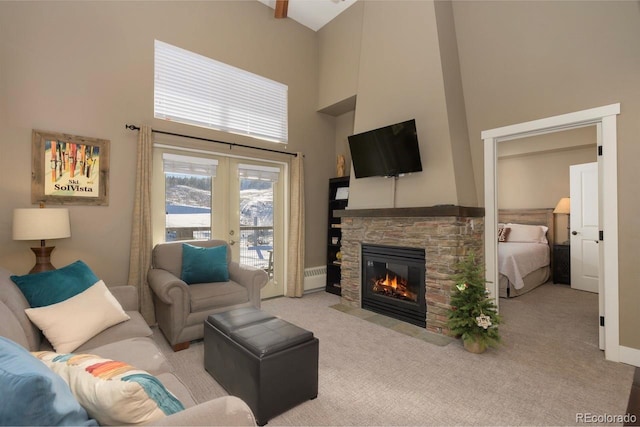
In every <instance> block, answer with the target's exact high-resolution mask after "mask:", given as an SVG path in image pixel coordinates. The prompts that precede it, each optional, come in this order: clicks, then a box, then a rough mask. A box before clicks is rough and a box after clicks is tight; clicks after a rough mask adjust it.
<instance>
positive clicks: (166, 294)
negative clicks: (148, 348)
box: [147, 240, 268, 351]
mask: <svg viewBox="0 0 640 427" xmlns="http://www.w3.org/2000/svg"><path fill="white" fill-rule="evenodd" d="M183 243H188V244H190V245H193V246H200V247H207V248H209V247H214V246H221V245H224V246H226V247H227V264H228V268H229V281H228V282H212V283H196V284H191V285H187V284H186V283H185V282H184V281H182V280H181V279H180V274H181V272H182V244H183ZM147 281H148V282H149V286H150V287H151V290H152V291H153V302H154V305H155V312H156V320H157V322H158V326H159V327H160V330H161V331H162V333H163V334H164V336H165V337H166V338H167V340H168V341H169V343H170V344H171V346H172V347H173V350H174V351H179V350H184V349H186V348H188V347H189V343H190V342H191V341H192V340H196V339H200V338H203V337H204V321H205V320H206V318H207V317H208V316H209V315H210V314H213V313H218V312H222V311H227V310H231V309H234V308H240V307H249V306H253V307H256V308H260V289H261V288H262V287H264V285H266V284H267V281H268V276H267V273H266V272H265V271H264V270H262V269H258V268H254V267H250V266H246V265H241V264H239V263H237V262H235V261H231V249H230V248H229V245H228V244H227V242H226V241H224V240H189V241H178V242H168V243H159V244H157V245H156V246H155V248H153V254H152V260H151V269H150V270H149V273H148V274H147Z"/></svg>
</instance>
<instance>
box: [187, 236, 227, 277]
mask: <svg viewBox="0 0 640 427" xmlns="http://www.w3.org/2000/svg"><path fill="white" fill-rule="evenodd" d="M180 278H181V279H182V280H184V281H185V282H186V283H187V284H188V285H192V284H194V283H209V282H228V281H229V267H228V266H227V247H226V246H224V245H222V246H214V247H212V248H201V247H199V246H193V245H190V244H188V243H183V244H182V272H181V274H180Z"/></svg>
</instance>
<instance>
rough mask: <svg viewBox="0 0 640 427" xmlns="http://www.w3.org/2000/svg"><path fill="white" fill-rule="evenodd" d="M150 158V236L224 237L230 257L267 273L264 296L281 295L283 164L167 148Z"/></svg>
mask: <svg viewBox="0 0 640 427" xmlns="http://www.w3.org/2000/svg"><path fill="white" fill-rule="evenodd" d="M154 162H155V165H157V166H160V167H159V168H158V167H154V179H153V182H154V192H153V193H154V197H153V198H152V199H153V200H154V201H153V204H154V210H153V212H154V214H153V221H152V223H153V228H154V241H155V242H159V241H172V240H191V239H222V240H226V241H227V242H228V243H229V245H230V247H231V252H232V259H233V260H234V261H237V262H240V263H241V264H244V265H250V266H252V267H256V268H260V269H263V270H265V271H266V272H267V274H268V275H269V281H268V283H267V285H266V286H265V287H264V288H263V289H262V298H269V297H273V296H280V295H283V284H284V252H283V248H284V237H283V236H284V218H285V215H284V210H285V203H284V196H283V195H284V188H285V186H284V181H285V179H284V172H285V167H284V165H283V164H279V163H275V162H265V161H261V160H258V159H247V158H233V157H226V156H220V155H213V154H204V153H200V152H198V153H192V152H186V153H185V152H181V151H172V150H169V149H162V150H156V154H155V155H154ZM158 169H160V170H161V171H162V172H158V173H156V172H155V171H156V170H158ZM160 174H162V175H163V176H160ZM159 182H161V183H162V184H163V185H162V187H163V188H162V189H156V187H158V186H157V185H156V183H159ZM158 200H159V201H160V202H157V201H158ZM162 203H164V206H162V205H161V204H162ZM158 212H164V217H163V216H162V215H161V214H158ZM161 233H162V234H161Z"/></svg>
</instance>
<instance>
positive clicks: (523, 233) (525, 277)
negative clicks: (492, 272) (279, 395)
mask: <svg viewBox="0 0 640 427" xmlns="http://www.w3.org/2000/svg"><path fill="white" fill-rule="evenodd" d="M552 212H553V209H508V210H506V209H503V210H500V211H499V212H498V220H499V225H498V228H499V230H500V229H501V228H506V229H508V231H506V233H505V232H503V233H502V234H506V236H503V238H502V240H504V241H499V242H498V272H499V273H500V274H499V295H500V297H502V298H511V297H515V296H518V295H522V294H524V293H526V292H529V291H531V290H532V289H535V288H536V287H538V286H540V285H542V284H543V283H546V282H547V281H548V280H549V278H550V277H551V261H552V256H551V251H552V249H551V248H553V236H554V229H553V213H552ZM499 234H500V233H499Z"/></svg>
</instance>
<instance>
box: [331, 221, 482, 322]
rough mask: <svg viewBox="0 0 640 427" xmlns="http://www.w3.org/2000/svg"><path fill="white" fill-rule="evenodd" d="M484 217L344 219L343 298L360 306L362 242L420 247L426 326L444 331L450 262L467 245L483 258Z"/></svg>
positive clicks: (465, 250)
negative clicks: (423, 254)
mask: <svg viewBox="0 0 640 427" xmlns="http://www.w3.org/2000/svg"><path fill="white" fill-rule="evenodd" d="M483 242H484V218H482V217H458V216H445V217H442V216H438V217H415V218H414V217H406V218H404V217H348V216H346V215H345V216H344V217H343V218H342V242H341V252H342V269H341V270H342V277H341V282H340V283H341V287H342V303H343V304H345V305H350V306H353V307H360V306H361V291H360V288H361V275H362V271H361V264H360V258H361V244H363V243H367V244H377V245H389V246H402V247H410V248H424V249H425V255H426V257H425V258H426V283H425V286H426V287H427V291H426V299H427V329H428V330H429V331H432V332H436V333H440V334H448V332H449V328H448V327H447V312H448V310H449V307H450V304H449V301H450V299H449V297H450V292H451V288H452V286H453V285H455V283H454V280H453V278H452V275H453V274H455V271H454V270H455V268H454V266H455V265H456V264H457V263H458V262H459V261H460V260H461V259H462V258H463V257H464V256H466V255H467V254H468V253H469V252H470V251H471V250H474V251H475V253H476V254H477V258H478V259H479V260H480V261H483V260H484V243H483Z"/></svg>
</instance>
